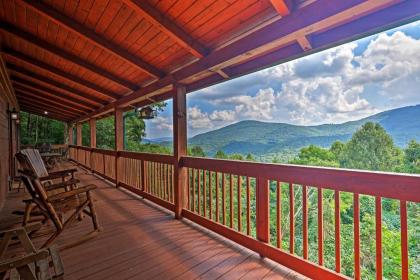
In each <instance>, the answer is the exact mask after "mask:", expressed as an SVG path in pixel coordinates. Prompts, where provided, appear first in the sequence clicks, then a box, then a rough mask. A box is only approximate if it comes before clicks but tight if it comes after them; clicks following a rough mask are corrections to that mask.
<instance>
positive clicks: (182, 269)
mask: <svg viewBox="0 0 420 280" xmlns="http://www.w3.org/2000/svg"><path fill="white" fill-rule="evenodd" d="M76 175H77V177H78V178H79V179H80V180H81V181H82V183H81V185H86V184H95V185H97V186H98V189H97V190H95V192H94V200H95V205H96V209H97V213H98V217H99V222H100V225H101V228H102V231H101V232H100V233H99V235H98V236H97V237H95V238H94V239H91V240H89V241H87V242H85V243H83V244H81V245H78V246H77V247H74V248H71V249H68V250H65V251H62V252H61V256H62V258H63V262H64V266H65V279H92V280H94V279H182V280H184V279H306V278H305V277H303V276H300V275H298V274H296V273H295V272H294V271H291V270H289V269H287V268H285V267H283V266H281V265H279V264H277V263H274V262H272V261H270V260H267V259H262V258H260V257H259V255H258V254H256V253H254V252H252V251H250V250H248V249H247V248H244V247H242V246H239V245H237V244H236V243H234V242H232V241H230V240H228V239H225V238H223V237H221V236H219V235H217V234H215V233H213V232H211V231H209V230H207V229H204V228H202V227H200V226H198V225H196V224H194V223H192V222H190V221H188V220H181V221H180V220H176V219H174V216H173V214H172V213H170V212H169V211H166V210H165V209H162V208H160V207H158V206H156V205H155V204H153V203H151V202H150V201H147V200H144V199H142V198H140V197H138V196H137V195H135V194H131V193H130V192H128V191H125V190H120V189H116V188H115V187H113V186H112V185H110V184H108V183H107V182H106V181H104V180H102V179H100V178H98V177H96V176H94V175H92V174H90V173H88V172H86V171H85V170H83V169H80V170H79V171H78V172H77V174H76ZM23 195H27V194H25V193H23V192H22V191H20V192H19V193H16V191H13V192H12V193H10V194H9V199H8V200H7V202H6V205H5V207H4V209H3V210H2V212H1V217H0V223H2V225H6V224H7V225H9V224H13V223H18V222H19V221H20V217H19V216H16V215H13V214H11V212H12V211H14V210H22V209H23V204H22V203H21V200H22V198H23ZM91 229H92V225H91V224H90V220H89V219H84V220H83V221H82V222H79V223H78V224H77V225H76V226H73V227H72V228H70V229H69V230H68V231H67V232H65V233H64V234H63V236H61V237H60V238H59V239H58V241H57V242H58V243H59V244H60V243H63V242H68V241H69V240H72V238H74V236H77V235H82V234H83V233H86V232H88V231H90V230H91ZM41 241H42V237H41V238H39V240H35V243H36V244H40V242H41Z"/></svg>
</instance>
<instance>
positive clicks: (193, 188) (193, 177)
mask: <svg viewBox="0 0 420 280" xmlns="http://www.w3.org/2000/svg"><path fill="white" fill-rule="evenodd" d="M192 182H193V183H192V190H193V196H192V210H193V211H194V212H195V169H193V170H192Z"/></svg>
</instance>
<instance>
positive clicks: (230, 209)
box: [229, 174, 233, 228]
mask: <svg viewBox="0 0 420 280" xmlns="http://www.w3.org/2000/svg"><path fill="white" fill-rule="evenodd" d="M229 179H230V180H229V197H230V199H229V211H230V216H229V218H230V219H229V220H230V221H229V222H230V227H231V228H233V175H232V174H230V177H229Z"/></svg>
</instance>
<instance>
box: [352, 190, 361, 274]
mask: <svg viewBox="0 0 420 280" xmlns="http://www.w3.org/2000/svg"><path fill="white" fill-rule="evenodd" d="M353 204H354V205H353V212H354V213H353V217H354V228H353V230H354V279H355V280H359V279H360V203H359V194H358V193H355V194H354V195H353Z"/></svg>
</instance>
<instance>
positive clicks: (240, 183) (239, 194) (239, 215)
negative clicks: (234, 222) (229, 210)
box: [237, 175, 242, 232]
mask: <svg viewBox="0 0 420 280" xmlns="http://www.w3.org/2000/svg"><path fill="white" fill-rule="evenodd" d="M237 183H238V190H237V194H238V231H239V232H241V231H242V203H241V199H242V198H241V187H242V180H241V176H240V175H238V182H237Z"/></svg>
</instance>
